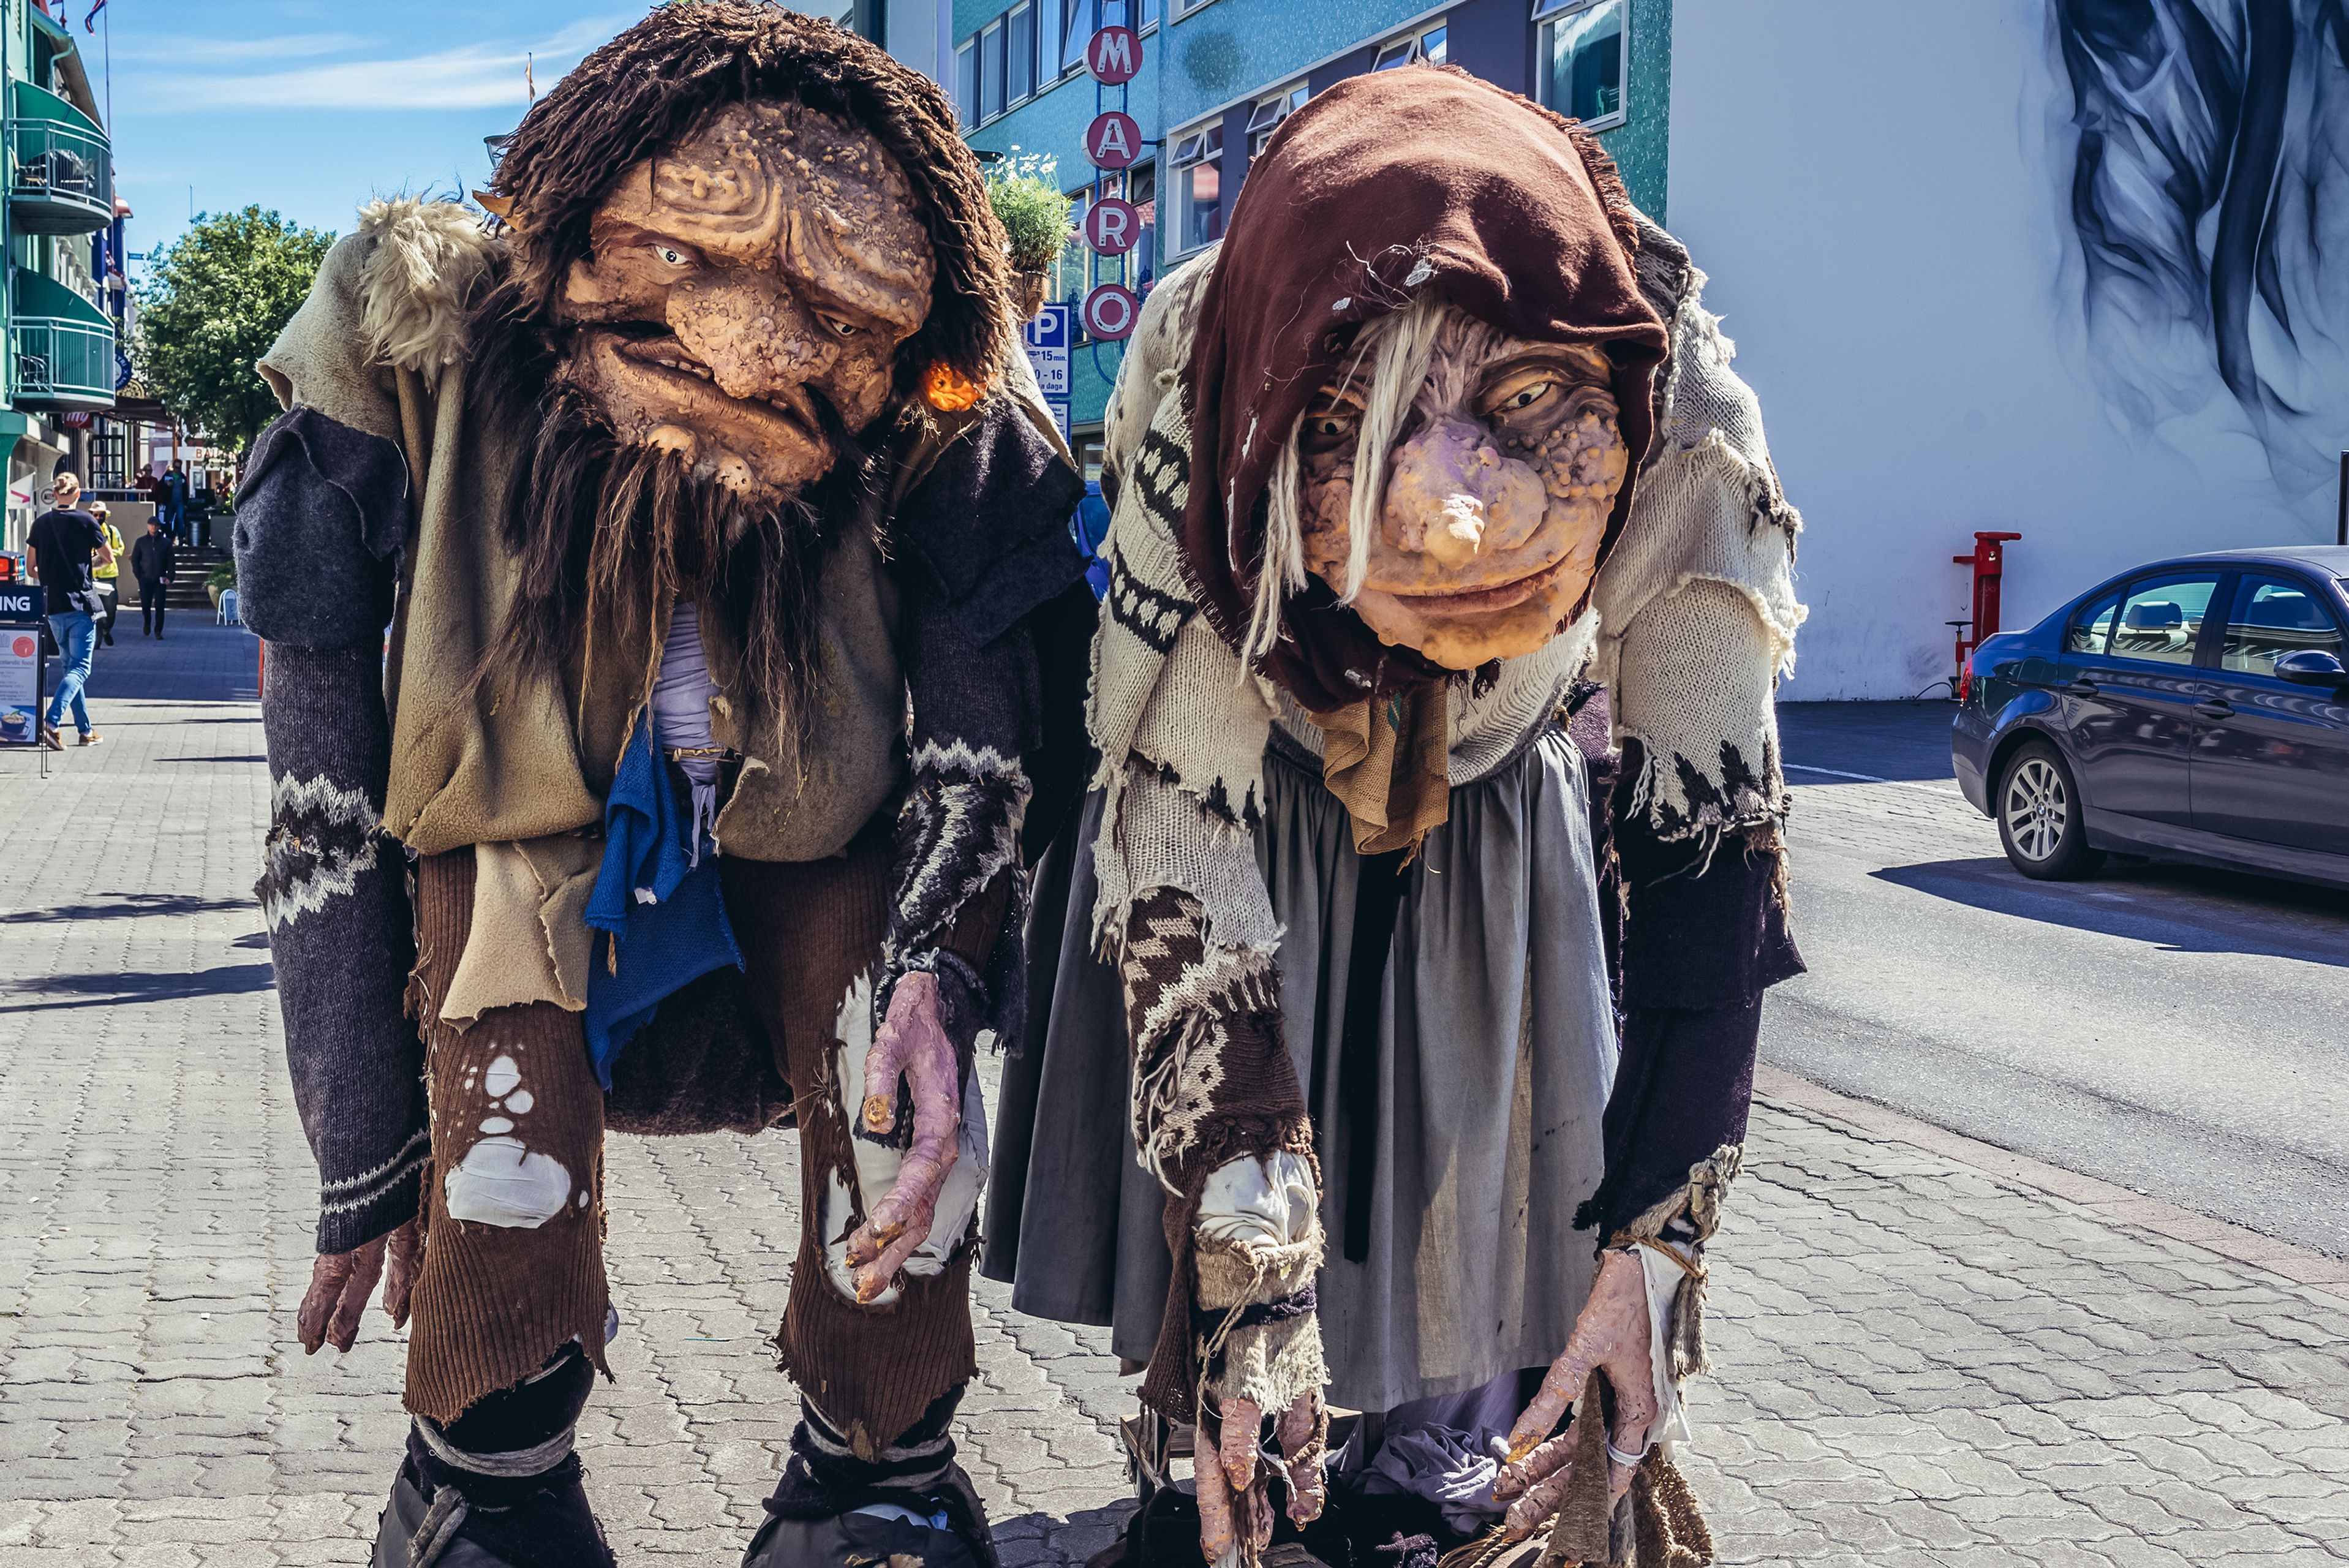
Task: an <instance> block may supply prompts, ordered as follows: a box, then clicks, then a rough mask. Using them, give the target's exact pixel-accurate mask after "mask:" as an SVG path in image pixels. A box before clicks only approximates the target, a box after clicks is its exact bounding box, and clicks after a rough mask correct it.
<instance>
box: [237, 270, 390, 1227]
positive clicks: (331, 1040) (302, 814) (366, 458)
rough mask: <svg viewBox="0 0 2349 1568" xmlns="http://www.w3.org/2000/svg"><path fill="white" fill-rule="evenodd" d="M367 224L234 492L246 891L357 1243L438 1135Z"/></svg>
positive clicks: (281, 362) (297, 1075)
mask: <svg viewBox="0 0 2349 1568" xmlns="http://www.w3.org/2000/svg"><path fill="white" fill-rule="evenodd" d="M373 244H374V241H373V240H372V239H371V238H369V237H367V236H365V235H354V236H352V237H351V238H349V239H347V240H345V241H343V242H341V243H339V244H337V245H336V247H335V248H334V250H333V252H332V253H329V255H328V257H327V260H326V265H325V266H324V267H323V268H322V269H321V270H320V272H319V274H318V278H317V282H316V284H315V286H314V287H313V288H312V290H311V294H310V298H309V299H308V301H307V302H306V303H305V304H304V305H303V307H302V309H301V310H300V311H299V312H298V313H297V314H296V315H295V317H294V319H293V321H292V322H291V323H289V324H288V325H287V326H286V328H285V333H284V335H282V336H281V337H280V338H279V340H278V342H277V344H276V345H275V346H274V347H273V348H272V349H271V350H270V352H269V356H268V357H266V358H265V359H264V360H263V361H262V370H263V372H264V375H265V376H266V377H268V379H269V381H270V384H271V386H272V387H273V388H274V390H275V391H276V392H277V394H278V396H279V397H280V398H281V399H283V400H284V401H285V404H286V405H287V409H286V412H285V415H284V416H283V417H282V418H279V419H278V420H277V421H276V422H275V423H274V424H273V425H271V426H270V427H269V428H267V429H265V430H264V431H263V432H262V433H261V435H260V438H258V439H256V440H255V441H254V445H253V452H252V456H251V458H250V459H249V460H248V462H247V464H246V467H245V477H244V483H243V489H242V490H241V492H240V494H239V495H238V497H237V507H236V528H235V549H236V567H237V590H238V597H239V602H240V606H241V609H242V613H243V618H244V621H245V624H247V625H249V626H251V627H252V628H253V629H254V632H256V633H258V634H260V636H261V639H262V641H263V643H264V645H265V648H266V658H267V670H268V679H267V681H266V682H265V683H264V687H263V695H262V702H261V720H262V729H263V733H264V737H265V739H266V744H267V747H268V752H269V779H270V820H269V837H268V840H267V844H266V848H265V851H264V853H265V857H266V861H265V864H264V869H263V873H262V877H261V882H260V884H259V885H258V886H257V887H256V888H255V890H254V891H255V892H256V893H257V894H258V895H259V897H260V900H261V908H262V917H263V921H264V923H265V924H266V925H267V927H268V930H269V953H270V961H271V964H272V966H273V967H274V970H275V973H276V978H277V999H278V1004H279V1006H280V1008H281V1010H282V1012H283V1014H284V1017H285V1056H286V1062H287V1066H288V1068H290V1069H291V1075H292V1078H293V1082H294V1101H295V1109H297V1110H298V1111H299V1112H300V1113H301V1117H302V1130H303V1131H304V1132H305V1134H306V1135H307V1136H308V1139H309V1143H310V1150H311V1152H312V1154H313V1155H315V1156H316V1159H317V1162H318V1181H319V1201H318V1227H317V1246H318V1250H319V1251H320V1252H322V1253H340V1252H347V1251H349V1250H350V1249H352V1248H354V1247H357V1246H358V1245H360V1244H361V1243H366V1242H368V1241H371V1240H373V1239H374V1238H376V1237H378V1236H380V1235H382V1234H384V1233H387V1232H388V1231H391V1230H393V1229H395V1228H397V1227H398V1225H400V1224H401V1223H403V1222H406V1221H407V1220H408V1219H409V1218H410V1217H411V1216H413V1215H414V1214H415V1212H416V1209H417V1199H418V1191H419V1173H420V1172H421V1171H422V1169H423V1166H424V1163H425V1161H426V1160H427V1158H428V1157H429V1152H430V1150H429V1134H428V1132H427V1130H426V1124H425V1109H424V1093H423V1045H422V1043H421V1041H420V1039H419V1037H418V1034H417V1031H416V1026H415V1025H414V1023H413V1022H411V1021H410V1020H409V1017H408V1016H407V1014H406V1009H405V1007H404V1006H403V995H404V993H405V989H406V986H407V984H408V975H409V970H410V969H411V968H412V967H413V966H414V964H415V956H416V954H415V945H414V934H413V925H412V922H411V919H410V915H409V900H408V868H407V862H406V858H405V855H404V852H403V851H402V850H401V847H400V845H399V844H398V841H396V840H394V839H392V838H391V837H390V836H389V835H388V834H387V833H385V832H384V831H383V802H384V791H385V788H386V784H387V781H388V777H389V772H390V766H391V726H390V720H389V717H388V713H387V711H386V707H385V702H384V679H383V661H384V651H383V650H384V627H385V624H386V623H387V622H388V621H389V620H390V619H391V611H392V601H393V593H394V589H395V581H396V575H397V569H398V557H399V552H400V547H401V544H402V542H403V539H404V537H405V532H406V529H407V526H408V516H409V476H408V470H407V464H406V460H405V459H404V457H403V455H402V452H401V449H400V447H399V445H398V440H397V436H398V431H399V422H398V408H397V406H396V404H395V403H394V401H393V397H392V393H391V391H390V390H389V387H388V381H389V377H390V372H389V371H388V369H387V368H386V367H384V366H380V365H378V364H376V363H374V362H372V361H371V359H370V358H369V356H368V352H367V348H366V344H367V334H366V333H364V332H363V331H361V330H360V326H359V323H360V321H361V317H362V314H363V312H362V308H361V304H360V301H359V294H360V286H361V278H362V277H363V275H364V273H365V269H366V266H367V260H368V257H369V255H370V253H371V248H372V246H373Z"/></svg>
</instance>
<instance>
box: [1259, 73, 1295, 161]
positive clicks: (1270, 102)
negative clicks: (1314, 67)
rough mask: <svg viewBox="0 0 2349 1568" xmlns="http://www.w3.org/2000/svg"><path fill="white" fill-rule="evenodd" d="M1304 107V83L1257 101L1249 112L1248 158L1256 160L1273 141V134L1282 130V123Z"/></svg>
mask: <svg viewBox="0 0 2349 1568" xmlns="http://www.w3.org/2000/svg"><path fill="white" fill-rule="evenodd" d="M1304 107H1305V84H1304V83H1303V82H1299V83H1298V84H1297V85H1296V86H1295V87H1292V88H1282V89H1281V90H1280V91H1278V92H1277V93H1274V94H1273V95H1272V96H1271V97H1270V98H1258V99H1257V100H1256V107H1255V108H1252V109H1250V110H1249V111H1248V122H1247V136H1248V156H1249V157H1250V158H1254V157H1256V156H1257V154H1258V153H1260V152H1262V151H1263V150H1264V144H1265V143H1266V142H1268V141H1270V140H1271V139H1272V133H1273V132H1274V131H1276V130H1278V129H1280V122H1281V121H1282V120H1284V119H1288V117H1289V116H1290V115H1292V114H1295V113H1296V112H1297V111H1298V110H1299V109H1300V108H1304Z"/></svg>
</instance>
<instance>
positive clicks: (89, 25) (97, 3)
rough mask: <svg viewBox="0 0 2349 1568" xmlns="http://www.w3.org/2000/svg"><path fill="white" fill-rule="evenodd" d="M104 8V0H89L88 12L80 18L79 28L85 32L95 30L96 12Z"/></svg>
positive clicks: (96, 24) (96, 23) (96, 25)
mask: <svg viewBox="0 0 2349 1568" xmlns="http://www.w3.org/2000/svg"><path fill="white" fill-rule="evenodd" d="M105 9H106V0H89V14H88V15H86V16H84V17H83V18H82V19H81V30H82V31H83V32H85V33H95V32H97V31H98V13H99V12H100V11H103V10H105ZM109 36H111V35H109Z"/></svg>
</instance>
